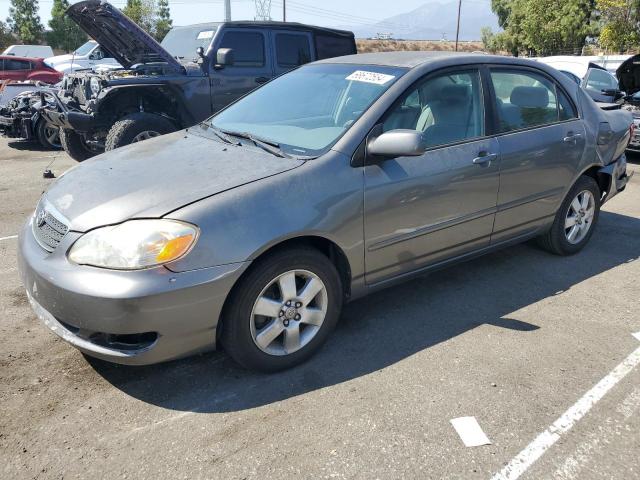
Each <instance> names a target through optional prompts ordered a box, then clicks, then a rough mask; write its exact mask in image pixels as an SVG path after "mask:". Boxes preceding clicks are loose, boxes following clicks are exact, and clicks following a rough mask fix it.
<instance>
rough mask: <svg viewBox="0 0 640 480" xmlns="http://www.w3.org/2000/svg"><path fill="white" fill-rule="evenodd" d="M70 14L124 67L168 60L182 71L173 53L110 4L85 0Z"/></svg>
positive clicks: (95, 0) (99, 0)
mask: <svg viewBox="0 0 640 480" xmlns="http://www.w3.org/2000/svg"><path fill="white" fill-rule="evenodd" d="M67 15H69V17H70V18H71V19H72V20H73V21H74V22H76V23H77V24H78V26H79V27H80V28H81V29H82V30H84V32H85V33H86V34H87V35H89V36H90V37H91V38H93V39H94V40H96V41H97V42H98V43H99V44H100V45H101V46H102V47H103V48H104V49H106V50H107V51H109V52H110V53H111V54H112V55H113V57H114V58H115V59H116V60H117V61H118V63H120V65H122V66H123V67H124V68H131V66H132V65H135V64H137V63H147V62H166V63H168V64H169V65H171V66H172V67H174V68H175V69H176V70H182V66H181V65H180V63H179V62H178V61H177V60H176V59H175V58H173V57H172V56H171V54H170V53H169V52H167V51H166V50H165V49H164V48H162V47H161V46H160V44H159V43H158V42H156V41H155V40H154V39H153V38H152V37H151V36H150V35H149V34H148V33H146V32H145V31H144V30H142V28H140V27H139V26H138V25H137V24H136V23H135V22H134V21H133V20H131V19H130V18H129V17H127V16H126V15H125V14H124V13H122V12H121V11H120V10H119V9H117V8H116V7H114V6H113V5H111V4H110V3H107V2H104V1H102V0H85V1H83V2H78V3H75V4H73V5H71V7H69V9H68V10H67Z"/></svg>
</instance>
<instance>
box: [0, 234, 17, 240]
mask: <svg viewBox="0 0 640 480" xmlns="http://www.w3.org/2000/svg"><path fill="white" fill-rule="evenodd" d="M13 238H18V235H9V236H8V237H0V241H2V240H11V239H13Z"/></svg>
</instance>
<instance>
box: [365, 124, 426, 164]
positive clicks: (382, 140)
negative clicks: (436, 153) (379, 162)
mask: <svg viewBox="0 0 640 480" xmlns="http://www.w3.org/2000/svg"><path fill="white" fill-rule="evenodd" d="M426 150H427V145H426V144H425V142H424V139H423V138H422V132H418V131H416V130H391V131H389V132H385V133H383V134H382V135H380V136H379V137H376V138H374V139H373V140H371V141H370V142H369V144H368V145H367V154H368V155H374V156H379V157H385V158H396V157H416V156H419V155H422V154H423V153H424V152H426Z"/></svg>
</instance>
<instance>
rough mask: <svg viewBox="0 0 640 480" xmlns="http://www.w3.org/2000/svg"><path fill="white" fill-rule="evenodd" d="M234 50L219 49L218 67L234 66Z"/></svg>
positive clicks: (217, 54)
mask: <svg viewBox="0 0 640 480" xmlns="http://www.w3.org/2000/svg"><path fill="white" fill-rule="evenodd" d="M233 60H234V59H233V49H232V48H219V49H218V51H217V52H216V67H219V68H222V67H228V66H230V65H233Z"/></svg>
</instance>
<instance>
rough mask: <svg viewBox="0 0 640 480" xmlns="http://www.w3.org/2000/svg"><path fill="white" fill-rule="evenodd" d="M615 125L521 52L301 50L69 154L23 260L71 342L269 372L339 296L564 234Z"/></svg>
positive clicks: (578, 224)
mask: <svg viewBox="0 0 640 480" xmlns="http://www.w3.org/2000/svg"><path fill="white" fill-rule="evenodd" d="M631 123H632V118H631V115H630V114H629V113H628V112H622V111H614V112H605V111H602V110H601V109H599V108H598V107H597V105H596V104H595V103H594V102H593V101H592V100H591V98H589V96H588V95H586V94H585V93H584V92H583V91H582V90H580V88H579V87H578V86H577V85H576V84H575V83H574V82H572V81H571V80H570V79H569V78H567V77H566V76H565V75H563V74H562V73H559V72H557V71H556V70H554V69H552V68H550V67H548V66H545V65H543V64H540V63H534V62H530V61H527V60H522V59H514V58H503V57H493V56H486V55H451V54H438V55H434V54H428V53H415V52H403V53H384V54H365V55H355V56H347V57H341V58H337V59H330V60H325V61H321V62H316V63H313V64H309V65H307V66H303V67H301V68H299V69H297V70H295V71H293V72H291V73H288V74H286V75H284V76H281V77H279V78H277V79H275V80H273V81H272V82H270V83H268V84H266V85H264V86H263V87H261V88H259V89H258V90H255V91H254V92H253V93H251V94H249V95H247V96H245V97H244V98H242V99H240V100H239V101H237V102H236V103H234V104H233V105H231V106H229V107H227V108H226V109H225V110H223V111H221V112H219V113H218V114H217V115H215V116H214V117H212V118H211V119H209V120H207V121H205V122H203V123H202V124H201V125H198V126H194V127H192V128H189V129H188V130H186V131H181V132H176V133H173V134H170V135H166V136H162V137H159V138H156V139H153V140H148V141H144V142H141V143H137V144H133V145H130V146H127V147H124V148H120V149H117V150H115V151H112V152H109V153H107V154H104V155H101V156H98V157H96V158H94V159H92V160H89V161H87V162H85V163H83V164H81V165H79V166H77V167H75V168H73V169H72V170H70V171H68V172H67V173H66V174H65V175H63V176H61V177H60V178H59V179H58V180H57V181H55V182H54V183H53V184H52V185H51V187H50V188H49V189H48V191H47V192H46V193H45V194H44V195H43V196H42V198H41V200H40V201H39V203H38V205H37V208H36V210H35V212H34V214H33V215H32V216H31V217H30V218H29V219H28V222H27V223H26V225H25V226H24V229H23V230H22V232H21V234H20V242H19V265H20V271H21V275H22V279H23V282H24V286H25V287H26V290H27V294H28V297H29V299H30V301H31V305H32V306H33V309H34V310H35V312H36V313H37V314H38V316H39V317H40V318H41V319H42V321H43V322H44V323H45V324H46V325H47V326H48V327H49V328H50V329H51V330H53V331H54V332H55V333H56V334H58V335H59V336H60V337H62V338H63V339H64V340H66V341H68V342H69V343H71V344H72V345H73V346H75V347H77V348H78V349H80V350H82V351H83V352H85V353H86V354H88V355H91V356H95V357H99V358H102V359H105V360H109V361H113V362H118V363H125V364H149V363H155V362H160V361H165V360H169V359H174V358H178V357H183V356H186V355H190V354H194V353H196V352H201V351H205V350H210V349H213V348H215V347H216V345H217V344H218V342H219V343H220V344H221V345H222V346H224V348H225V349H226V350H227V352H228V353H229V354H230V355H231V356H232V357H233V358H234V359H236V360H237V361H238V362H239V363H241V364H242V365H244V366H246V367H248V368H252V369H258V370H265V371H273V370H277V369H282V368H286V367H290V366H292V365H295V364H297V363H300V362H301V361H303V360H305V359H307V358H308V357H309V356H310V355H312V354H313V353H314V352H315V351H316V350H318V348H319V347H320V346H321V345H322V344H323V342H324V341H325V340H326V339H327V337H328V336H329V334H330V332H331V330H332V329H333V328H334V327H335V325H336V322H337V321H338V318H339V316H340V310H341V307H342V304H343V302H345V301H348V300H352V299H355V298H358V297H361V296H363V295H365V294H368V293H371V292H373V291H375V290H376V289H379V288H382V287H385V286H388V285H391V284H393V283H395V282H398V281H402V280H406V279H408V278H410V277H412V276H414V275H418V274H424V273H425V272H429V271H431V270H434V269H436V268H440V267H443V266H445V265H448V264H450V263H452V262H457V261H460V260H465V259H468V258H471V257H473V256H476V255H479V254H483V253H487V252H490V251H492V250H494V249H497V248H500V247H504V246H506V245H510V244H513V243H516V242H521V241H524V240H527V239H529V238H533V237H538V238H539V239H540V243H541V245H542V246H543V247H545V248H546V249H548V250H549V251H551V252H553V253H555V254H559V255H569V254H574V253H576V252H578V251H580V250H581V249H582V248H583V247H584V246H585V244H586V243H587V242H588V241H589V238H590V237H591V235H592V234H593V233H594V229H595V227H596V223H597V221H598V212H599V209H600V206H601V205H602V203H603V202H605V201H606V200H608V199H609V198H611V197H612V196H613V195H615V194H616V193H617V192H619V191H621V190H622V189H623V188H624V187H625V185H626V182H627V175H626V161H625V157H624V150H625V147H626V145H627V143H628V140H629V126H630V125H631ZM602 234H606V232H602ZM425 293H426V294H428V292H425ZM398 322H402V319H398Z"/></svg>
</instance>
